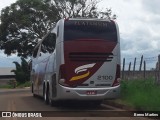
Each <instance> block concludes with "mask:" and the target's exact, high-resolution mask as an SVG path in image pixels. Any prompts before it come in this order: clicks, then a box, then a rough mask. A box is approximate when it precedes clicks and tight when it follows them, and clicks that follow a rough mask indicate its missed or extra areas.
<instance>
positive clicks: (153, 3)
mask: <svg viewBox="0 0 160 120" xmlns="http://www.w3.org/2000/svg"><path fill="white" fill-rule="evenodd" d="M142 4H143V8H144V10H146V11H148V12H149V13H150V14H157V15H160V7H159V5H160V1H159V0H142Z"/></svg>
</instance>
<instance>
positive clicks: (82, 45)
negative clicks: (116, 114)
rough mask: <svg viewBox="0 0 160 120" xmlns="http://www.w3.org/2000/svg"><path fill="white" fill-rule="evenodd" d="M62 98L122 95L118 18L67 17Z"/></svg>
mask: <svg viewBox="0 0 160 120" xmlns="http://www.w3.org/2000/svg"><path fill="white" fill-rule="evenodd" d="M63 22H64V32H63V39H64V40H63V42H62V44H63V54H64V56H63V57H64V58H63V59H64V63H63V64H61V65H60V68H59V80H58V82H59V87H58V91H57V92H58V93H57V95H58V96H57V97H58V99H62V100H66V99H76V100H103V99H113V98H117V97H119V94H120V43H119V33H118V27H117V25H116V23H115V22H114V21H107V20H99V19H68V20H64V21H63Z"/></svg>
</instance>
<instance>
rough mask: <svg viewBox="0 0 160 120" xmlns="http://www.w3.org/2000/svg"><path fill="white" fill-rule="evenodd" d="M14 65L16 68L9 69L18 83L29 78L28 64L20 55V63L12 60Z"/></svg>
mask: <svg viewBox="0 0 160 120" xmlns="http://www.w3.org/2000/svg"><path fill="white" fill-rule="evenodd" d="M13 63H14V64H15V66H16V70H11V72H14V74H15V78H16V81H17V82H19V83H24V82H26V81H28V80H29V79H30V71H29V64H28V62H27V61H26V60H25V59H24V58H23V57H22V58H21V64H19V63H18V62H16V61H14V62H13Z"/></svg>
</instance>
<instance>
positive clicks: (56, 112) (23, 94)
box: [0, 89, 149, 120]
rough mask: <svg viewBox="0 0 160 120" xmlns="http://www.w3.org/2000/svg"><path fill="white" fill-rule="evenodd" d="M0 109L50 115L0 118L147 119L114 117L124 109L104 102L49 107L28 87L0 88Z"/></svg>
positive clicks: (147, 119) (4, 119)
mask: <svg viewBox="0 0 160 120" xmlns="http://www.w3.org/2000/svg"><path fill="white" fill-rule="evenodd" d="M0 111H16V112H18V113H22V112H23V113H25V112H26V111H27V112H29V111H30V112H39V113H40V114H41V115H42V116H45V115H46V116H52V117H42V118H20V117H12V118H8V117H6V118H0V120H20V119H27V120H32V119H37V120H45V119H46V120H54V119H55V120H106V119H107V120H149V118H144V117H116V116H123V115H121V114H123V113H125V112H124V110H122V109H118V108H115V107H112V106H110V105H106V104H101V106H99V107H95V106H88V105H84V104H83V103H81V104H80V103H76V102H74V103H69V104H68V103H61V105H60V106H59V107H51V106H49V105H46V104H45V103H44V102H43V99H40V98H37V97H33V96H32V94H31V92H30V90H29V89H15V90H0ZM44 111H47V112H44ZM107 114H109V115H110V114H111V115H110V117H106V116H107ZM112 114H113V115H112ZM53 116H54V117H53ZM102 116H103V117H102ZM114 116H115V117H114Z"/></svg>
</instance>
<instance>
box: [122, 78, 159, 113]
mask: <svg viewBox="0 0 160 120" xmlns="http://www.w3.org/2000/svg"><path fill="white" fill-rule="evenodd" d="M119 102H121V103H123V104H125V105H128V106H131V107H134V108H136V109H139V110H148V111H160V86H158V85H156V84H155V80H154V79H153V78H149V79H146V80H138V79H137V80H128V81H127V80H122V81H121V100H120V101H119Z"/></svg>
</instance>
